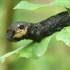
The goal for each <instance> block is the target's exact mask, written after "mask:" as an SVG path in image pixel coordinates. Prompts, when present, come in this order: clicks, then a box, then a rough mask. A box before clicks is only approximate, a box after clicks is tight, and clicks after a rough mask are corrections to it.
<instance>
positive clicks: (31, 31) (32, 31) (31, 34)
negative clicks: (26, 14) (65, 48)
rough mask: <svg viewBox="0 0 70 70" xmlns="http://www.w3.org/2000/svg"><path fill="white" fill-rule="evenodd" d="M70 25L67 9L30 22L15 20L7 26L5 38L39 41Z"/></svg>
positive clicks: (12, 40) (11, 40)
mask: <svg viewBox="0 0 70 70" xmlns="http://www.w3.org/2000/svg"><path fill="white" fill-rule="evenodd" d="M67 26H70V16H69V14H68V12H67V11H64V12H61V13H59V14H57V15H54V16H51V17H49V18H48V19H46V20H43V21H41V22H38V23H37V24H32V23H28V22H23V21H21V22H15V23H13V24H12V25H10V26H9V27H8V30H7V39H8V40H9V41H10V42H14V41H17V42H18V41H20V40H23V39H31V40H33V41H36V42H40V41H41V40H42V39H43V38H44V37H47V36H50V35H52V34H53V33H55V32H57V31H60V30H61V29H62V28H64V27H67Z"/></svg>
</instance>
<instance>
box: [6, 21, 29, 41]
mask: <svg viewBox="0 0 70 70" xmlns="http://www.w3.org/2000/svg"><path fill="white" fill-rule="evenodd" d="M27 32H28V23H27V22H15V23H14V24H12V25H11V26H10V27H9V28H8V30H7V39H8V40H9V41H11V42H13V41H20V40H21V39H22V38H25V37H26V35H27Z"/></svg>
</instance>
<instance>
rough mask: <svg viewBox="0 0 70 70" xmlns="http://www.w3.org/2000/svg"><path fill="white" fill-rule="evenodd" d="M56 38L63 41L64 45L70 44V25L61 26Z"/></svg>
mask: <svg viewBox="0 0 70 70" xmlns="http://www.w3.org/2000/svg"><path fill="white" fill-rule="evenodd" d="M56 38H57V40H61V41H63V42H64V43H65V44H66V45H68V46H70V26H69V27H65V28H63V29H62V30H61V31H60V32H59V33H58V34H57V36H56Z"/></svg>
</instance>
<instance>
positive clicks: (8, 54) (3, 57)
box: [0, 42, 31, 63]
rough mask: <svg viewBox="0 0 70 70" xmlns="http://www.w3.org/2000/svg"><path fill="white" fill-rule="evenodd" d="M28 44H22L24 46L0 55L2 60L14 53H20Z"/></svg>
mask: <svg viewBox="0 0 70 70" xmlns="http://www.w3.org/2000/svg"><path fill="white" fill-rule="evenodd" d="M30 43H31V42H30ZM30 43H29V44H30ZM29 44H27V45H29ZM27 45H25V46H22V47H20V48H18V49H16V50H14V51H12V52H9V53H7V54H5V55H3V56H1V57H0V61H1V62H2V63H3V62H4V61H5V59H6V58H7V57H9V56H11V55H12V54H14V53H19V51H20V50H21V49H22V48H24V47H26V46H27Z"/></svg>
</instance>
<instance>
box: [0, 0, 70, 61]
mask: <svg viewBox="0 0 70 70" xmlns="http://www.w3.org/2000/svg"><path fill="white" fill-rule="evenodd" d="M69 3H70V0H55V1H54V2H52V3H49V4H33V3H30V2H28V1H21V2H20V3H19V4H18V5H17V6H16V7H15V8H14V9H27V10H35V9H38V8H42V7H48V6H60V7H65V8H66V9H67V10H68V11H70V4H69ZM69 13H70V12H69ZM69 28H70V27H66V28H64V29H62V30H61V31H60V32H57V33H54V34H53V35H51V36H49V37H46V38H44V39H43V40H42V41H41V42H40V43H37V42H32V41H29V43H27V44H26V45H25V46H23V47H20V48H18V49H17V50H15V51H12V52H10V53H7V54H5V55H4V56H2V57H0V61H1V62H4V60H5V58H6V57H8V56H11V55H12V54H13V53H19V56H21V57H26V58H29V57H32V58H40V57H41V56H42V55H43V54H44V53H45V52H46V50H47V48H48V44H49V42H50V40H51V38H52V37H53V36H55V37H56V39H57V40H61V41H64V42H65V43H66V45H68V46H69V44H70V41H69V39H70V33H69V31H70V29H69Z"/></svg>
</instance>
